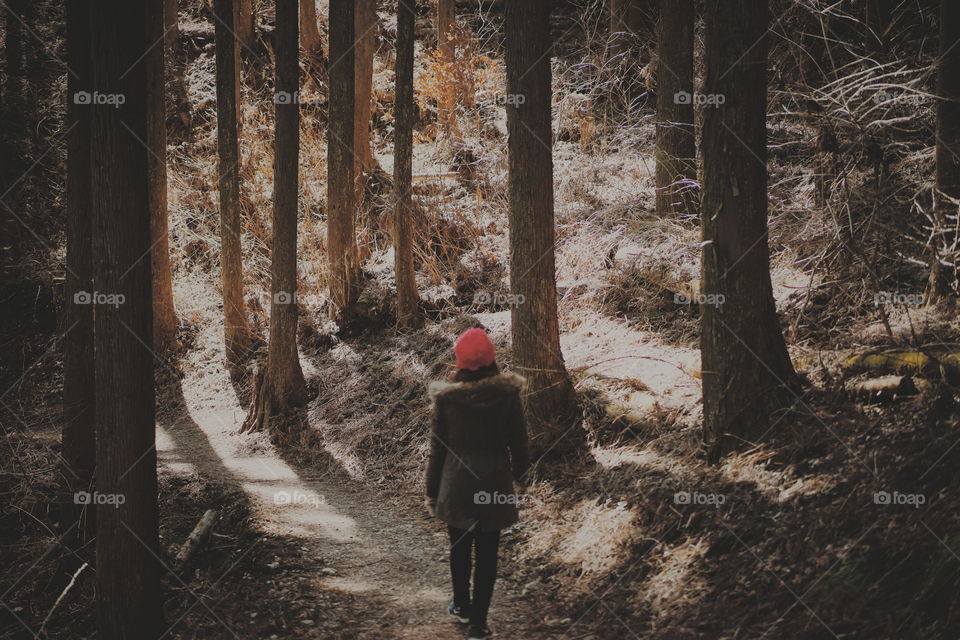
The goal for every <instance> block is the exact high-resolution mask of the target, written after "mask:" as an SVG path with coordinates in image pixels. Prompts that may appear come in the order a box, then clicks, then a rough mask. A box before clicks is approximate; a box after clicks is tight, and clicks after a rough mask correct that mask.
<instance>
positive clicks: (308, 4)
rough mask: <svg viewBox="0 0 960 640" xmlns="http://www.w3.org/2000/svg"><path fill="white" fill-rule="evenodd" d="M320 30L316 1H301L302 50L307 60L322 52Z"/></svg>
mask: <svg viewBox="0 0 960 640" xmlns="http://www.w3.org/2000/svg"><path fill="white" fill-rule="evenodd" d="M320 44H321V43H320V28H319V27H318V26H317V2H316V0H300V48H301V49H302V50H303V54H304V56H305V57H306V58H307V59H310V58H312V57H313V56H315V55H317V54H318V52H319V51H320Z"/></svg>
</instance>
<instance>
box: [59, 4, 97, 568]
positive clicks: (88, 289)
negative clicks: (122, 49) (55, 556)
mask: <svg viewBox="0 0 960 640" xmlns="http://www.w3.org/2000/svg"><path fill="white" fill-rule="evenodd" d="M91 1H92V0H73V1H72V2H68V3H67V6H66V18H67V64H68V65H69V66H70V69H71V71H72V73H68V74H67V131H68V133H67V203H66V204H67V269H66V281H65V283H64V298H65V304H64V312H65V313H64V322H63V328H64V331H65V333H64V336H63V434H62V443H61V452H62V455H63V467H64V469H63V473H62V474H61V475H62V477H63V481H64V499H63V503H62V505H61V511H60V529H61V531H62V532H63V536H64V544H65V545H66V546H67V548H68V549H70V550H71V551H73V552H74V553H75V554H76V553H83V554H84V556H83V558H84V560H89V553H88V552H81V549H84V548H86V543H87V542H89V541H90V540H92V539H93V538H94V537H95V535H96V532H95V528H94V522H93V520H94V518H93V515H94V511H93V508H92V507H91V506H88V505H85V504H83V503H82V501H80V502H78V501H77V499H76V497H75V496H76V495H77V494H78V493H79V492H83V491H86V492H89V491H91V490H92V488H91V483H92V482H93V470H94V466H95V463H96V436H95V421H94V415H95V414H94V380H95V379H96V375H95V372H94V365H93V359H94V352H93V305H92V304H90V302H92V298H90V299H89V300H88V297H89V296H91V295H92V293H93V290H94V286H93V263H92V260H93V257H92V253H91V241H92V233H93V227H92V219H91V202H90V180H91V174H90V167H91V162H90V108H89V106H87V105H85V104H82V103H81V101H80V100H78V96H79V95H83V94H84V93H90V91H91V85H90V73H91V70H90V3H91ZM75 559H77V558H76V557H75V558H74V559H73V560H75ZM73 564H76V562H74V561H70V562H68V563H67V567H68V570H69V568H70V565H73Z"/></svg>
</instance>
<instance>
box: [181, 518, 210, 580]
mask: <svg viewBox="0 0 960 640" xmlns="http://www.w3.org/2000/svg"><path fill="white" fill-rule="evenodd" d="M218 515H219V512H218V511H217V510H216V509H207V512H206V513H204V514H203V517H202V518H200V521H199V522H198V523H197V526H195V527H194V528H193V531H191V532H190V535H189V536H187V539H186V541H185V542H184V543H183V545H182V546H181V547H180V552H179V553H177V557H176V560H175V561H174V568H175V569H176V571H177V572H178V573H179V572H180V571H181V570H183V569H184V568H185V567H186V566H187V565H189V564H190V561H191V560H192V559H193V557H194V556H195V555H196V553H197V550H198V549H199V548H200V547H201V546H203V543H204V541H206V539H207V538H209V537H210V533H211V532H212V531H213V525H214V524H216V522H217V516H218Z"/></svg>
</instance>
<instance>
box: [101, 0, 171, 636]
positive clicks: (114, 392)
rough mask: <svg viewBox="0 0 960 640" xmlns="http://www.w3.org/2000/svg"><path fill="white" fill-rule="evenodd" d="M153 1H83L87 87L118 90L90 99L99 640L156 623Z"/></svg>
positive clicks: (156, 11)
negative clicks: (86, 7) (113, 98)
mask: <svg viewBox="0 0 960 640" xmlns="http://www.w3.org/2000/svg"><path fill="white" fill-rule="evenodd" d="M161 2H162V0H148V1H146V2H142V3H141V2H129V0H96V2H93V3H91V18H90V25H91V47H92V56H91V59H92V60H93V63H92V69H93V83H92V86H93V87H94V88H95V89H96V90H97V91H98V92H100V93H103V94H115V95H122V96H123V97H124V101H123V104H122V105H119V106H113V105H110V104H95V105H93V106H92V107H91V108H92V129H91V140H92V144H91V147H90V153H91V155H90V158H91V165H92V166H93V173H92V200H91V202H92V212H93V245H92V251H93V261H94V263H93V269H94V282H95V283H96V287H97V294H98V297H97V298H94V299H93V300H92V302H93V303H95V304H96V309H95V314H94V350H95V352H96V354H97V356H96V363H95V371H96V375H95V385H96V400H95V402H96V414H97V436H96V437H97V446H96V449H97V471H96V487H97V491H98V493H99V495H100V496H105V497H106V499H107V500H113V501H114V502H115V503H116V504H110V503H109V502H101V503H100V504H98V505H97V601H98V607H97V609H98V629H99V634H98V637H99V638H101V639H102V640H114V639H116V640H120V639H123V638H147V639H149V638H155V637H157V635H159V633H160V631H161V630H162V629H163V624H162V604H163V602H162V599H161V597H160V568H161V567H160V562H159V560H158V558H159V553H160V545H159V508H158V505H157V456H156V449H155V444H154V438H155V433H154V391H153V358H154V356H153V352H152V349H151V343H152V341H153V323H152V318H151V316H152V295H151V278H152V276H151V267H150V243H151V240H150V185H149V158H148V156H149V154H150V153H151V150H149V149H148V148H147V147H146V146H145V145H144V144H143V141H144V140H147V139H148V132H147V108H148V103H147V72H146V68H145V67H146V64H147V63H146V60H145V58H146V56H147V53H148V48H149V47H150V45H151V44H152V43H151V42H149V41H148V39H147V16H148V15H150V16H153V17H154V18H159V16H160V15H161V12H162V6H161ZM148 5H151V6H150V7H149V9H148ZM102 296H106V297H102ZM109 296H115V297H112V298H111V297H109ZM121 296H122V297H121ZM121 502H122V504H120V503H121Z"/></svg>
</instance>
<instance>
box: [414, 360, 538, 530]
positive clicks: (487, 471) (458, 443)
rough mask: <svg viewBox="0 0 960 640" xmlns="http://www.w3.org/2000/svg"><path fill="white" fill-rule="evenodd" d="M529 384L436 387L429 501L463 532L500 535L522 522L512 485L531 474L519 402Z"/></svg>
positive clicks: (506, 380)
mask: <svg viewBox="0 0 960 640" xmlns="http://www.w3.org/2000/svg"><path fill="white" fill-rule="evenodd" d="M525 382H526V380H525V379H524V378H523V377H522V376H519V375H517V374H515V373H501V374H498V375H495V376H491V377H489V378H483V379H482V380H477V381H475V382H434V383H431V385H430V387H429V392H430V395H431V396H432V397H433V428H432V434H431V438H430V460H429V462H428V463H427V477H426V485H427V500H428V502H430V503H433V504H435V507H436V515H437V517H438V518H440V519H441V520H443V521H444V522H446V523H447V524H449V525H451V526H454V527H457V528H458V529H469V528H471V527H472V526H474V525H476V528H477V530H479V531H496V530H498V529H503V528H506V527H509V526H510V525H512V524H513V523H515V522H516V521H517V515H518V514H517V506H516V504H517V501H518V498H517V497H516V494H515V493H514V488H513V482H514V481H516V482H518V483H521V482H522V480H523V476H524V474H525V473H526V472H527V467H528V465H529V460H528V458H527V429H526V425H525V423H524V418H523V408H522V405H521V402H520V391H521V390H522V388H523V385H524V383H525Z"/></svg>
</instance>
